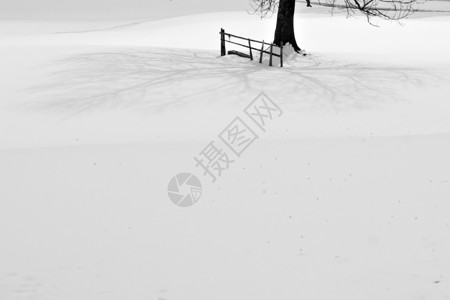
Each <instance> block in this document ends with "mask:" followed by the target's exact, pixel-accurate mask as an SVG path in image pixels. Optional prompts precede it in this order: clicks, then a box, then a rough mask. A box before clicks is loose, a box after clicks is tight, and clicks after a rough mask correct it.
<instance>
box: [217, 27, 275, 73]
mask: <svg viewBox="0 0 450 300" xmlns="http://www.w3.org/2000/svg"><path fill="white" fill-rule="evenodd" d="M225 36H228V40H227V39H225ZM231 38H235V39H240V40H244V41H247V45H245V44H241V43H238V42H234V41H232V40H231ZM252 42H253V43H257V44H261V49H258V48H254V47H252ZM225 43H230V44H233V45H238V46H241V47H244V48H247V49H248V50H249V54H246V53H243V52H239V51H236V50H230V51H228V54H235V55H239V56H242V57H246V58H250V60H253V52H252V50H255V51H259V53H260V54H259V63H262V59H263V54H264V53H266V54H269V66H272V57H273V56H276V57H279V58H280V67H281V68H282V67H283V46H281V47H279V46H277V45H275V44H271V43H266V42H264V41H257V40H252V39H249V38H244V37H242V36H238V35H234V34H231V33H226V32H225V30H224V29H223V28H221V29H220V55H221V56H225V55H227V50H226V46H225ZM264 46H269V49H270V50H269V51H267V50H264ZM275 47H276V48H279V49H280V53H279V54H278V53H274V52H273V48H275Z"/></svg>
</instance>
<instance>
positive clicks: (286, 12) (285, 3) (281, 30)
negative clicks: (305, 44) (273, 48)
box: [273, 0, 301, 52]
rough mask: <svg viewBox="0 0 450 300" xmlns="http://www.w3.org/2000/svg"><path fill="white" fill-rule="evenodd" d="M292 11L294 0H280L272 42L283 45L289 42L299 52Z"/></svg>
mask: <svg viewBox="0 0 450 300" xmlns="http://www.w3.org/2000/svg"><path fill="white" fill-rule="evenodd" d="M294 12H295V0H280V4H279V6H278V16H277V27H276V29H275V38H274V41H273V43H274V44H275V45H277V46H284V45H285V44H286V43H290V44H291V45H292V47H294V50H295V51H296V52H299V51H300V50H301V49H300V47H299V46H298V45H297V41H296V40H295V33H294Z"/></svg>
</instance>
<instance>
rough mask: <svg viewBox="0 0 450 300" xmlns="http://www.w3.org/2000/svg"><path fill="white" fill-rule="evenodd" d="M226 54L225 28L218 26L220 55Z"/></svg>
mask: <svg viewBox="0 0 450 300" xmlns="http://www.w3.org/2000/svg"><path fill="white" fill-rule="evenodd" d="M225 55H226V49H225V30H224V29H223V28H220V56H225Z"/></svg>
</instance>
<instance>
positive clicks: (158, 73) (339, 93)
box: [26, 48, 436, 115]
mask: <svg viewBox="0 0 450 300" xmlns="http://www.w3.org/2000/svg"><path fill="white" fill-rule="evenodd" d="M275 64H277V62H275ZM48 67H49V68H50V69H52V68H57V69H59V70H58V71H52V72H51V75H50V77H49V78H48V83H46V84H44V85H40V86H36V87H33V88H32V89H31V90H32V92H33V94H34V95H36V98H35V99H33V101H31V102H28V103H26V106H27V107H28V108H31V109H33V110H44V111H54V112H57V113H59V114H69V115H73V114H75V115H76V114H80V113H86V112H92V111H96V110H105V109H133V110H140V111H145V112H151V113H158V112H161V111H165V110H182V109H183V108H185V107H192V108H199V107H202V106H208V105H219V104H220V105H238V106H239V107H242V105H243V104H246V103H248V101H250V100H252V99H253V98H254V97H255V96H256V95H257V94H258V93H259V92H260V91H265V92H267V93H268V94H269V95H271V96H273V97H274V98H275V99H276V101H277V103H279V104H281V105H283V107H286V108H289V109H291V110H296V109H300V108H302V109H303V108H321V109H322V108H324V107H326V108H332V109H337V110H341V109H349V108H355V109H370V108H372V107H374V106H379V105H382V104H383V103H386V102H392V101H406V100H407V99H405V97H404V95H402V91H403V90H404V89H405V88H406V87H410V86H417V85H421V84H427V83H428V82H432V81H435V80H436V78H433V77H434V76H432V75H430V74H428V73H427V72H425V71H424V70H420V69H413V68H395V67H383V66H373V65H372V66H370V65H362V64H358V63H345V62H339V61H333V60H330V59H327V58H325V57H320V56H306V57H303V56H300V55H295V56H290V57H286V61H285V67H284V68H279V67H277V66H274V67H269V66H268V61H267V57H265V59H264V62H263V64H259V63H258V57H255V60H254V61H250V60H248V59H245V58H241V57H237V56H225V57H218V56H217V54H216V53H213V52H205V51H194V50H182V49H155V48H150V49H142V48H140V49H123V50H121V51H115V52H97V53H86V54H79V55H75V56H71V57H68V58H66V59H64V60H59V61H55V62H53V63H52V64H51V65H49V66H48ZM402 96H403V97H402Z"/></svg>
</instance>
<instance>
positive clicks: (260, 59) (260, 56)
mask: <svg viewBox="0 0 450 300" xmlns="http://www.w3.org/2000/svg"><path fill="white" fill-rule="evenodd" d="M263 51H264V40H263V41H262V45H261V53H260V54H259V63H260V64H262V57H263V53H264V52H263Z"/></svg>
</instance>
